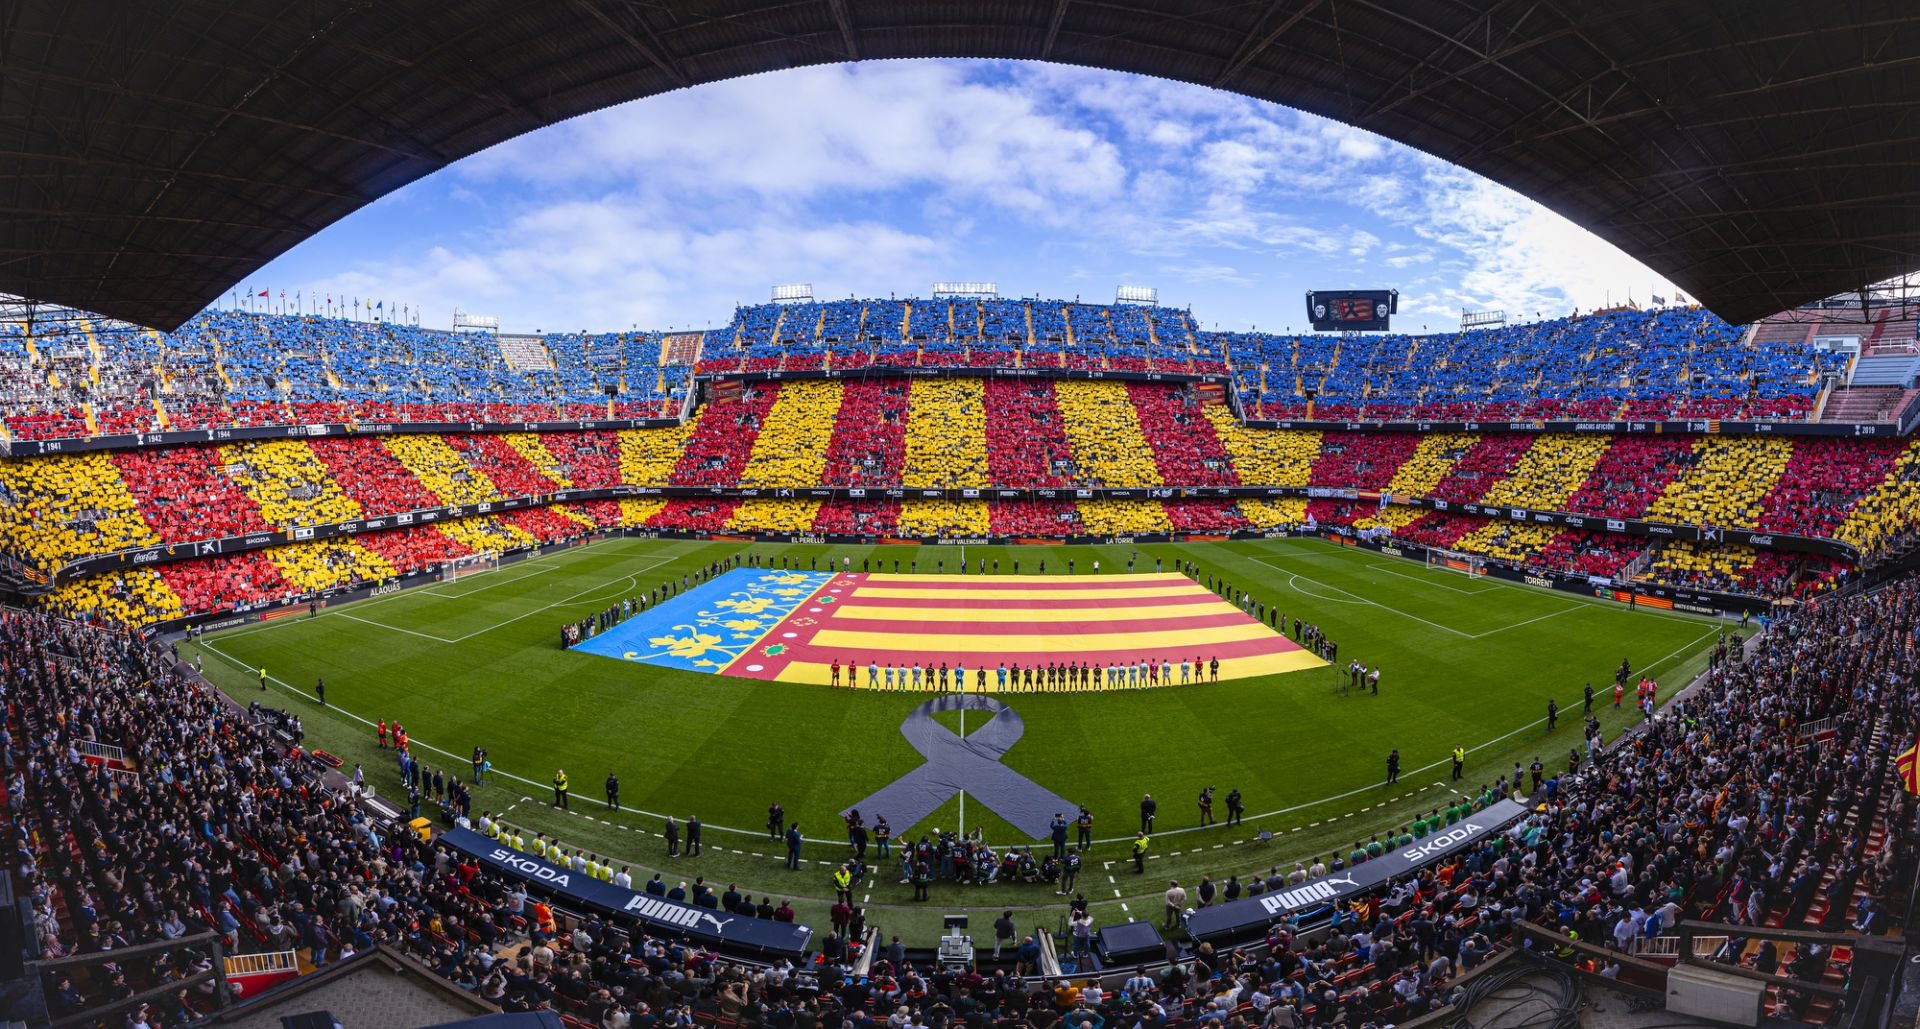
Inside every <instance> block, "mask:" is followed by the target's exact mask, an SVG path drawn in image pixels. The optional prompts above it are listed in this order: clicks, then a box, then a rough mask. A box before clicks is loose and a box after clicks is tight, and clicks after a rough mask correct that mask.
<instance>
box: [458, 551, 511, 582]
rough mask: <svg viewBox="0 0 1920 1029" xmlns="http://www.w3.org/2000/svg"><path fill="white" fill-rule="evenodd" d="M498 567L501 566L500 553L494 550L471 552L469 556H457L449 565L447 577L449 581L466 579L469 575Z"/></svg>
mask: <svg viewBox="0 0 1920 1029" xmlns="http://www.w3.org/2000/svg"><path fill="white" fill-rule="evenodd" d="M498 567H500V555H499V554H496V553H494V552H492V551H487V552H485V553H481V554H471V555H468V556H467V557H461V558H455V559H454V560H453V562H452V563H451V564H449V565H447V571H446V575H445V578H446V579H447V580H448V581H452V580H454V579H464V578H466V577H467V576H469V575H478V574H479V573H481V572H490V571H492V570H494V569H495V568H498Z"/></svg>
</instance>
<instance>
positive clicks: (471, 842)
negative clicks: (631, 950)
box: [434, 829, 813, 964]
mask: <svg viewBox="0 0 1920 1029" xmlns="http://www.w3.org/2000/svg"><path fill="white" fill-rule="evenodd" d="M434 840H435V842H438V843H441V844H444V845H446V846H448V847H450V848H452V849H453V850H456V851H458V852H460V853H462V854H465V855H467V856H469V857H471V858H473V859H474V860H476V861H478V862H480V864H481V865H482V866H483V867H484V868H485V869H486V871H488V872H490V873H492V874H494V875H498V876H501V877H503V878H506V879H510V880H513V881H516V882H521V883H525V884H526V885H527V887H528V889H529V890H531V891H534V892H538V893H544V894H546V895H549V896H551V897H553V898H554V899H556V900H559V901H561V902H562V903H564V904H566V905H567V906H568V907H571V908H574V909H576V910H588V911H597V912H600V913H601V914H604V915H610V916H612V917H614V918H615V919H622V920H626V921H630V922H633V923H636V924H638V925H639V926H640V927H641V928H642V929H643V930H645V931H647V932H650V933H652V934H653V935H655V936H662V937H664V938H667V939H677V938H679V937H682V936H687V937H692V938H693V939H696V940H699V941H701V942H703V943H706V944H708V945H711V946H713V947H715V948H716V949H718V950H719V951H720V952H721V953H723V954H729V955H732V956H736V957H746V958H753V959H757V960H760V961H772V960H776V959H780V958H785V959H786V960H788V961H792V962H794V963H795V964H802V963H804V958H805V956H806V953H807V947H808V946H809V945H810V944H811V942H812V940H813V930H812V929H810V928H808V927H807V926H804V925H799V924H796V923H790V922H775V921H772V920H769V919H761V918H746V917H742V916H738V915H734V914H731V913H729V912H723V911H719V910H714V909H708V908H701V907H695V906H693V905H691V904H680V903H676V902H674V901H670V900H667V899H666V898H664V897H655V896H651V895H649V894H645V893H641V892H638V891H635V890H629V889H626V888H624V887H620V886H615V885H614V884H612V883H610V882H605V881H602V880H599V879H594V878H592V877H590V876H588V875H586V874H585V873H583V872H575V871H573V870H571V869H568V868H563V867H561V866H559V865H556V864H554V863H552V862H550V861H545V860H542V859H540V858H537V857H534V856H533V855H531V854H525V853H522V852H520V851H517V850H514V849H513V848H511V847H508V846H506V845H505V844H503V843H500V842H498V841H496V840H490V839H488V838H487V837H485V836H482V835H481V834H479V833H477V832H474V831H473V830H471V829H448V830H445V831H443V832H440V833H437V834H436V835H435V836H434Z"/></svg>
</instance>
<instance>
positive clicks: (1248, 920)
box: [1186, 800, 1527, 949]
mask: <svg viewBox="0 0 1920 1029" xmlns="http://www.w3.org/2000/svg"><path fill="white" fill-rule="evenodd" d="M1526 814H1527V806H1526V805H1525V804H1522V803H1520V802H1519V801H1515V800H1503V801H1500V802H1498V803H1495V804H1491V805H1488V806H1487V807H1485V808H1483V809H1481V810H1479V811H1476V812H1474V813H1473V814H1471V815H1469V816H1467V817H1466V818H1463V819H1461V820H1460V821H1459V822H1456V823H1454V824H1453V825H1449V826H1447V827H1446V828H1444V829H1441V830H1440V831H1438V832H1436V833H1434V834H1433V835H1431V836H1428V837H1426V838H1425V839H1421V840H1417V841H1415V842H1414V843H1413V844H1412V845H1410V846H1406V847H1401V848H1399V849H1397V850H1395V851H1393V852H1392V853H1389V854H1384V855H1382V856H1380V857H1377V858H1373V859H1371V860H1368V861H1364V862H1361V863H1360V864H1357V865H1354V866H1353V867H1351V868H1348V869H1345V870H1344V871H1341V872H1340V873H1338V874H1335V875H1323V876H1321V877H1319V878H1318V879H1310V880H1308V881H1306V882H1303V883H1300V884H1299V885H1296V886H1288V887H1286V888H1284V889H1279V890H1269V891H1267V892H1266V893H1262V894H1261V895H1259V896H1257V897H1249V898H1247V899H1245V900H1235V901H1229V902H1227V903H1225V904H1215V905H1213V906H1212V907H1205V908H1201V909H1200V910H1198V911H1195V912H1193V913H1192V914H1189V915H1187V916H1186V923H1187V934H1188V935H1190V936H1192V937H1193V938H1194V940H1195V941H1197V942H1201V943H1211V944H1213V945H1214V947H1215V949H1219V948H1221V947H1226V946H1232V945H1235V944H1240V943H1245V942H1247V941H1249V940H1253V939H1257V938H1260V937H1264V936H1265V935H1266V934H1267V929H1268V928H1269V927H1271V926H1272V925H1273V924H1274V923H1275V922H1279V921H1283V920H1285V919H1286V918H1288V917H1290V916H1292V915H1295V914H1301V913H1304V912H1310V911H1315V910H1318V909H1321V908H1326V907H1329V906H1330V905H1332V904H1334V903H1335V902H1337V901H1341V900H1344V899H1346V898H1348V897H1353V896H1358V895H1359V894H1362V893H1366V892H1368V891H1370V890H1375V889H1378V888H1380V887H1381V886H1384V885H1386V884H1387V883H1390V882H1392V881H1393V880H1395V879H1399V878H1401V877H1404V876H1406V875H1409V874H1411V873H1413V872H1417V871H1419V870H1420V869H1422V868H1425V867H1427V866H1428V865H1432V864H1437V863H1438V862H1440V861H1443V860H1445V859H1446V858H1448V857H1451V856H1453V855H1454V854H1456V853H1459V852H1460V851H1462V850H1465V849H1466V848H1467V847H1470V846H1477V845H1479V844H1480V843H1483V842H1485V841H1486V839H1487V838H1488V837H1490V836H1492V835H1493V834H1495V833H1498V832H1500V831H1502V830H1504V829H1506V828H1507V827H1508V826H1510V825H1512V824H1513V823H1515V822H1518V821H1519V820H1520V819H1522V818H1524V817H1526Z"/></svg>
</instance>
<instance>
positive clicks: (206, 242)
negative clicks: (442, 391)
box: [0, 0, 1920, 328]
mask: <svg viewBox="0 0 1920 1029" xmlns="http://www.w3.org/2000/svg"><path fill="white" fill-rule="evenodd" d="M936 56H942V57H999V58H1031V59H1039V60H1048V61H1057V62H1064V63H1069V64H1078V65H1088V66H1096V67H1101V68H1110V69H1116V70H1120V71H1130V72H1142V73H1145V74H1149V75H1157V76H1163V77H1166V78H1170V79H1178V80H1181V81H1185V82H1194V83H1200V84H1204V85H1209V86H1214V87H1218V88H1221V89H1226V90H1231V91H1233V92H1237V93H1243V94H1246V95H1248V96H1253V97H1259V98H1262V99H1266V100H1272V101H1276V102H1278V103H1283V104H1287V105H1290V106H1293V107H1298V108H1303V109H1305V110H1308V111H1312V112H1315V113H1317V114H1322V115H1326V116H1328V117H1331V118H1335V119H1338V120H1340V121H1343V122H1348V123H1350V124H1353V125H1357V126H1359V127H1361V128H1364V129H1369V130H1371V131H1374V132H1377V133H1380V134H1381V135H1384V136H1388V137H1390V138H1393V139H1397V140H1400V141H1402V142H1405V143H1408V144H1410V145H1412V146H1415V147H1418V148H1420V149H1422V150H1425V151H1427V152H1429V153H1432V154H1434V155H1436V156H1438V157H1441V158H1444V159H1446V160H1448V161H1452V162H1455V163H1457V164H1459V165H1461V166H1463V167H1465V168H1468V169H1470V170H1472V171H1475V172H1478V173H1479V174H1481V175H1484V176H1486V177H1488V178H1490V179H1493V180H1494V181H1497V182H1500V183H1504V184H1505V185H1507V186H1509V187H1512V188H1513V189H1515V190H1517V191H1518V192H1520V193H1523V194H1525V195H1527V196H1529V197H1532V198H1534V199H1535V200H1538V201H1540V202H1541V203H1543V204H1545V205H1546V206H1548V207H1550V208H1553V209H1554V210H1556V211H1559V212H1561V213H1562V214H1564V215H1566V216H1568V217H1569V218H1571V219H1572V220H1573V221H1575V222H1577V223H1579V224H1581V225H1583V226H1585V227H1587V228H1589V229H1591V230H1593V231H1594V232H1596V233H1598V234H1599V235H1600V236H1602V237H1604V238H1606V239H1608V240H1611V241H1612V242H1614V243H1615V244H1617V245H1619V246H1620V247H1621V248H1622V249H1623V250H1625V251H1626V252H1628V253H1629V254H1632V255H1633V256H1635V257H1637V258H1639V259H1641V260H1642V261H1644V262H1646V263H1647V264H1648V265H1649V266H1651V267H1652V268H1654V269H1655V270H1656V271H1658V272H1660V273H1661V274H1663V275H1665V276H1667V277H1668V278H1670V279H1671V280H1672V281H1674V282H1675V283H1677V284H1678V285H1679V286H1680V287H1681V288H1682V289H1684V290H1686V291H1688V292H1689V293H1691V294H1692V295H1693V296H1694V297H1695V298H1697V299H1698V300H1700V301H1701V302H1702V303H1704V304H1706V305H1707V306H1708V307H1711V308H1712V309H1713V310H1715V311H1716V312H1718V313H1719V314H1720V315H1722V316H1723V317H1725V318H1727V319H1728V320H1730V321H1733V322H1744V321H1750V320H1753V319H1756V318H1759V317H1761V316H1764V315H1767V314H1770V313H1772V312H1775V311H1779V310H1781V309H1784V308H1787V307H1791V306H1793V305H1795V304H1799V303H1802V302H1805V301H1809V300H1815V299H1819V298H1822V297H1827V296H1830V295H1833V294H1835V293H1839V292H1843V291H1846V290H1849V289H1852V288H1854V287H1857V286H1860V285H1862V284H1865V283H1869V282H1874V281H1877V280H1881V279H1886V278H1890V277H1892V276H1895V275H1898V274H1901V273H1904V272H1909V271H1912V270H1914V269H1916V268H1920V175H1916V174H1915V171H1914V170H1915V169H1916V168H1920V7H1917V6H1915V5H1912V4H1897V3H1892V2H1885V0H1863V2H1860V3H1853V4H1811V3H1793V2H1786V0H1760V2H1752V3H1738V4H1717V3H1699V2H1696V0H1682V2H1660V0H1616V2H1613V3H1607V4H1592V3H1571V2H1567V0H1560V2H1559V3H1552V2H1534V0H1515V2H1502V0H1420V2H1419V3H1404V2H1400V0H1214V2H1176V0H1101V2H1095V0H1028V2H1019V0H979V2H974V0H784V2H779V0H776V2H759V0H711V2H706V3H698V4H676V3H667V2H650V3H642V2H637V0H536V2H528V0H470V2H462V3H447V2H445V0H430V2H429V0H380V2H374V0H178V2H175V3H130V2H128V0H24V2H21V3H17V4H11V5H8V7H7V8H6V9H5V11H4V12H0V212H4V213H0V227H3V228H4V231H0V290H3V291H7V292H12V293H19V294H23V295H26V296H30V297H35V298H38V299H41V300H47V301H53V302H57V303H64V304H69V305H72V306H76V307H80V308H84V309H88V310H93V311H98V312H100V313H103V314H106V315H110V316H114V317H118V318H123V319H126V320H128V321H133V322H139V323H143V324H148V325H155V326H159V327H162V328H171V327H174V326H177V325H178V324H180V323H181V322H182V321H184V320H186V319H187V318H188V317H190V316H192V315H193V314H194V313H195V312H196V311H198V310H199V309H200V308H201V307H203V306H205V305H206V304H207V303H209V302H211V301H212V300H214V299H215V298H217V297H219V296H220V295H221V294H223V293H225V292H226V291H227V290H228V289H229V288H230V287H232V286H234V285H235V284H236V283H239V282H240V281H241V280H242V279H243V278H244V277H245V276H246V275H248V274H249V273H251V272H252V271H253V270H255V269H257V268H259V267H260V266H261V265H263V264H265V263H266V262H267V261H269V260H271V259H272V258H273V257H275V256H277V255H279V254H281V253H282V252H284V251H286V250H287V249H288V248H290V247H292V246H293V245H295V244H296V243H299V242H300V241H302V240H304V239H306V238H307V237H309V236H311V235H313V234H314V233H316V232H318V231H319V230H321V229H322V228H325V227H326V226H327V225H329V224H331V223H332V222H334V221H336V220H338V219H339V218H341V217H344V216H345V215H347V214H349V213H351V212H353V211H354V210H356V209H357V208H359V207H360V206H362V205H363V204H366V203H368V202H369V201H371V200H373V199H375V198H377V197H379V196H381V195H383V194H385V193H387V192H390V191H391V190H394V189H396V188H398V187H400V186H402V185H405V184H406V183H408V182H411V181H413V180H414V179H417V178H420V177H421V176H423V175H426V174H428V173H430V172H432V171H434V170H436V169H438V168H441V167H444V166H445V165H447V164H449V163H451V162H453V161H456V160H458V159H460V158H461V157H464V156H466V155H468V154H471V153H474V152H475V151H478V150H481V149H483V148H485V147H487V146H489V145H492V144H494V143H498V142H500V141H502V140H505V139H508V138H510V137H513V136H515V135H518V134H520V133H523V132H526V131H528V130H530V129H534V128H538V127H540V126H543V125H547V124H551V123H553V122H556V121H559V120H561V119H564V118H567V117H571V116H573V115H577V114H581V113H584V112H587V111H592V110H595V109H597V108H601V107H605V106H607V105H610V104H615V103H619V102H621V101H625V100H631V99H634V98H636V97H645V96H650V95H653V94H656V93H661V92H665V91H667V90H671V89H679V88H684V87H688V86H692V85H696V84H699V83H703V82H712V81H715V80H718V79H724V78H729V77H733V76H739V75H747V74H752V73H755V72H763V71H769V70H773V69H780V68H790V67H795V66H799V65H807V64H820V63H826V62H837V61H846V60H870V59H876V58H897V57H936Z"/></svg>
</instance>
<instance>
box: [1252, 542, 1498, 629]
mask: <svg viewBox="0 0 1920 1029" xmlns="http://www.w3.org/2000/svg"><path fill="white" fill-rule="evenodd" d="M1253 560H1254V561H1255V562H1256V563H1258V564H1263V565H1266V566H1267V567H1268V568H1271V569H1273V570H1274V571H1276V572H1286V574H1287V575H1288V576H1289V577H1293V578H1300V579H1305V580H1307V581H1308V582H1310V583H1313V584H1314V585H1315V586H1324V587H1326V588H1327V589H1330V590H1333V591H1335V592H1337V593H1346V594H1347V596H1349V597H1352V598H1354V599H1353V601H1351V602H1352V603H1360V604H1365V605H1367V606H1368V607H1377V608H1379V609H1380V610H1382V611H1391V612H1393V613H1394V614H1397V615H1399V616H1400V617H1402V618H1411V619H1413V620H1414V621H1416V622H1419V623H1420V624H1422V625H1431V626H1433V627H1434V628H1436V629H1439V630H1441V631H1442V632H1450V633H1453V634H1454V635H1455V636H1459V637H1462V638H1464V639H1473V636H1472V634H1470V633H1465V632H1461V631H1460V630H1459V629H1456V628H1454V627H1452V626H1450V625H1441V624H1440V623H1439V622H1429V621H1427V620H1426V619H1425V618H1422V617H1420V616H1419V615H1410V614H1408V613H1406V612H1405V611H1402V610H1400V609H1399V608H1397V607H1388V606H1387V605H1385V604H1382V603H1380V602H1379V601H1377V600H1369V599H1367V598H1366V597H1363V596H1360V595H1359V594H1357V593H1348V592H1347V591H1346V590H1343V589H1341V588H1340V587H1338V586H1335V585H1333V584H1331V583H1325V582H1321V581H1320V580H1318V579H1315V578H1314V577H1312V576H1310V575H1301V574H1300V573H1298V572H1293V571H1288V570H1287V569H1285V568H1282V567H1280V566H1279V565H1277V564H1274V563H1273V562H1272V561H1268V560H1267V559H1265V558H1260V557H1256V558H1254V559H1253ZM1320 599H1322V600H1325V599H1327V598H1325V597H1322V598H1320ZM1336 603H1338V601H1336Z"/></svg>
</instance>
